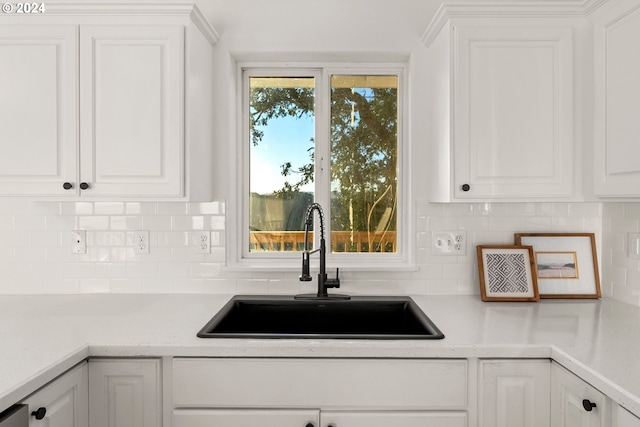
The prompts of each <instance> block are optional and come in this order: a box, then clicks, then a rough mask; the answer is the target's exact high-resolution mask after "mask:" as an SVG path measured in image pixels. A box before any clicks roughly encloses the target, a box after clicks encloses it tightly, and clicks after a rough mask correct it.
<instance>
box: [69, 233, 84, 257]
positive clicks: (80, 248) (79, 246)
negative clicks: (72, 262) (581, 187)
mask: <svg viewBox="0 0 640 427" xmlns="http://www.w3.org/2000/svg"><path fill="white" fill-rule="evenodd" d="M71 253H73V254H86V253H87V232H86V231H85V230H73V231H72V232H71Z"/></svg>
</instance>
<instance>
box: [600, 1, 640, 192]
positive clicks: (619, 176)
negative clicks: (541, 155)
mask: <svg viewBox="0 0 640 427" xmlns="http://www.w3.org/2000/svg"><path fill="white" fill-rule="evenodd" d="M596 15H597V17H596V19H595V34H594V36H595V38H594V44H595V65H596V66H595V70H594V77H595V104H596V110H595V120H594V123H595V127H594V133H595V138H594V141H595V147H594V161H595V165H594V173H595V177H594V180H595V182H594V193H595V194H596V195H599V196H640V163H638V157H640V143H639V142H638V135H640V120H638V111H640V80H639V79H638V76H639V75H640V56H638V55H637V54H635V52H636V51H637V47H638V42H637V41H638V39H640V5H639V4H638V2H637V1H636V0H617V1H615V2H608V3H607V4H606V5H605V7H604V8H602V10H599V11H598V13H597V14H596Z"/></svg>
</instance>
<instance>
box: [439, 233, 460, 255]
mask: <svg viewBox="0 0 640 427" xmlns="http://www.w3.org/2000/svg"><path fill="white" fill-rule="evenodd" d="M431 248H432V249H433V254H434V255H465V254H466V253H467V232H466V231H462V230H458V231H434V232H433V239H432V241H431Z"/></svg>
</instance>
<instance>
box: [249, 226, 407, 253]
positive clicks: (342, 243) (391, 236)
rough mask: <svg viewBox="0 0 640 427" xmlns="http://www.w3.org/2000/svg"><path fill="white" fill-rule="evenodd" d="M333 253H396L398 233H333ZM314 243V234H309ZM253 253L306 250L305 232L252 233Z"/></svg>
mask: <svg viewBox="0 0 640 427" xmlns="http://www.w3.org/2000/svg"><path fill="white" fill-rule="evenodd" d="M330 240H331V251H332V252H395V251H396V246H397V242H396V232H395V231H387V232H367V231H354V232H351V231H333V232H331V239H330ZM309 241H310V242H313V232H310V233H309ZM249 245H250V248H251V251H252V252H261V251H265V252H266V251H268V252H293V251H302V250H304V232H303V231H252V232H251V233H250V235H249Z"/></svg>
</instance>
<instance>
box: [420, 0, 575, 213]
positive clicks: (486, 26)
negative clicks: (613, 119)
mask: <svg viewBox="0 0 640 427" xmlns="http://www.w3.org/2000/svg"><path fill="white" fill-rule="evenodd" d="M465 4H466V3H465ZM509 4H510V3H508V2H505V6H504V7H505V8H507V9H505V10H506V11H508V12H509V13H511V15H509V19H505V18H503V17H498V15H499V14H497V12H496V11H497V9H495V8H490V9H488V10H483V9H482V6H477V7H476V6H474V5H469V6H467V7H468V9H469V10H468V11H465V10H464V9H461V8H464V5H463V6H459V7H458V6H455V7H456V9H455V10H454V11H452V13H450V14H447V13H444V14H438V15H437V16H436V17H437V18H439V19H440V20H439V19H436V20H434V21H433V22H432V24H431V26H430V28H429V29H428V30H427V33H425V37H424V38H423V41H424V42H425V44H426V45H427V48H428V49H427V57H428V60H427V63H428V64H429V67H437V68H438V69H437V70H432V71H430V75H429V82H428V83H427V88H428V90H427V93H426V97H427V99H428V103H429V106H428V108H427V109H428V111H429V116H430V120H429V128H430V129H429V133H430V136H429V139H430V141H429V143H430V145H431V156H430V157H431V158H430V164H431V171H432V172H431V181H432V191H431V197H430V198H431V201H434V202H452V201H453V202H455V201H469V200H479V201H487V200H494V201H516V200H547V201H548V200H549V199H550V198H551V199H555V200H576V199H578V198H580V195H579V189H578V188H576V185H575V184H576V182H575V181H576V180H575V176H576V175H577V174H578V173H579V171H580V169H581V160H580V158H579V157H578V153H580V151H579V150H576V147H575V146H574V145H575V143H574V127H575V126H576V125H575V120H574V115H575V111H574V110H575V104H576V103H575V101H574V79H575V75H574V65H573V64H574V58H575V57H576V53H575V48H574V45H575V43H574V38H575V37H576V36H575V33H576V27H578V26H579V22H578V20H574V19H568V18H562V19H559V18H554V17H553V12H548V13H545V15H549V16H545V17H544V18H535V17H533V18H528V17H523V16H525V15H526V13H524V12H522V13H520V14H517V13H515V12H514V11H511V10H510V9H508V7H509V6H508V5H509ZM446 7H447V6H446V5H445V6H443V8H445V9H446ZM454 12H455V13H454ZM505 13H506V12H505ZM492 14H493V15H492ZM512 15H515V16H512ZM538 16H541V15H538ZM443 17H445V18H443Z"/></svg>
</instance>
